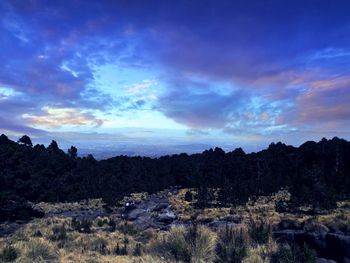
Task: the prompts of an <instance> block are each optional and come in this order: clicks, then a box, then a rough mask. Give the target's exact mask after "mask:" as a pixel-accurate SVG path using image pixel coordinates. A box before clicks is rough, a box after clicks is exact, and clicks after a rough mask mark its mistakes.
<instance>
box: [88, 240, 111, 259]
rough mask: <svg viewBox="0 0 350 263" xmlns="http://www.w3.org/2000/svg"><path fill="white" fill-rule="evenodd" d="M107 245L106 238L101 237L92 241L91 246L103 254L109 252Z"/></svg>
mask: <svg viewBox="0 0 350 263" xmlns="http://www.w3.org/2000/svg"><path fill="white" fill-rule="evenodd" d="M107 245H108V242H107V241H106V240H105V239H104V238H101V237H99V238H96V239H94V240H93V241H92V243H91V246H90V248H91V250H93V251H96V252H99V253H100V254H101V255H105V254H106V253H107Z"/></svg>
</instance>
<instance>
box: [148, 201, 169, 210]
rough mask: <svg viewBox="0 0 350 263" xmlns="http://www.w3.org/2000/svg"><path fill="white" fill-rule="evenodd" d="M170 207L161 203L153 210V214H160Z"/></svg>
mask: <svg viewBox="0 0 350 263" xmlns="http://www.w3.org/2000/svg"><path fill="white" fill-rule="evenodd" d="M168 206H169V204H168V203H159V204H157V205H156V206H155V207H154V208H153V209H152V211H153V212H159V211H161V210H164V209H166V208H168Z"/></svg>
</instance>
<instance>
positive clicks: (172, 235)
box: [158, 225, 215, 263]
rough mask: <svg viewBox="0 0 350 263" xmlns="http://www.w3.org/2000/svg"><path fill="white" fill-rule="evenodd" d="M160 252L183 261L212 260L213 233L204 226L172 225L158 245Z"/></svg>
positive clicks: (213, 250)
mask: <svg viewBox="0 0 350 263" xmlns="http://www.w3.org/2000/svg"><path fill="white" fill-rule="evenodd" d="M158 246H159V247H158V249H159V250H160V253H161V254H163V255H165V256H167V257H170V258H171V259H175V260H179V261H183V262H191V263H194V262H207V263H210V262H214V259H215V234H214V233H213V232H211V231H210V230H209V229H208V228H207V227H205V226H197V225H193V226H191V227H188V228H187V229H186V228H184V227H183V226H177V227H173V228H172V229H171V230H170V232H169V234H168V236H167V237H166V238H165V239H164V241H163V242H162V243H160V244H159V245H158Z"/></svg>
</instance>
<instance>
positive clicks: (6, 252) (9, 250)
mask: <svg viewBox="0 0 350 263" xmlns="http://www.w3.org/2000/svg"><path fill="white" fill-rule="evenodd" d="M17 257H18V251H17V249H15V248H14V247H13V246H6V247H5V248H4V249H3V250H2V252H1V254H0V259H1V261H4V262H12V261H15V260H16V258H17Z"/></svg>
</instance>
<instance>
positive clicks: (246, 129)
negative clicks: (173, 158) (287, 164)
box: [0, 0, 350, 155]
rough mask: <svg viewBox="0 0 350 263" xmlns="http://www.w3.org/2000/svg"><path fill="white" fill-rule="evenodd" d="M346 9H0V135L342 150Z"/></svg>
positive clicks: (139, 146) (338, 5)
mask: <svg viewBox="0 0 350 263" xmlns="http://www.w3.org/2000/svg"><path fill="white" fill-rule="evenodd" d="M349 13H350V3H349V1H345V0H344V1H322V0H319V1H277V0H269V1H268V0H266V1H224V0H218V1H206V0H201V1H195V0H192V1H80V0H74V1H65V0H63V1H44V0H42V1H41V0H29V1H16V0H11V1H6V0H5V1H1V3H0V48H1V51H0V59H1V62H2V66H1V69H0V131H1V132H2V133H6V134H8V135H9V136H10V137H11V138H17V137H18V136H20V135H22V134H28V135H30V136H31V137H32V139H33V141H34V142H35V143H47V142H48V141H49V140H50V139H52V138H53V139H56V140H58V142H59V143H60V144H61V145H63V147H68V146H70V144H74V145H78V147H81V148H83V149H85V150H86V151H89V149H90V150H91V151H111V152H116V153H117V152H118V149H123V151H122V152H126V153H130V154H147V155H153V154H155V152H156V154H158V153H172V152H178V151H187V152H196V151H201V150H204V149H205V148H207V147H212V146H220V147H223V148H224V149H226V150H230V149H234V148H235V147H243V148H244V149H245V150H246V151H254V150H258V149H261V148H263V147H265V146H267V145H268V144H269V143H270V142H272V141H275V142H276V141H283V142H286V143H289V144H293V145H298V144H300V143H302V142H303V141H305V140H319V139H321V138H322V137H333V136H338V137H343V138H345V139H350V107H349V102H350V90H349V89H350V37H349V36H350V16H349Z"/></svg>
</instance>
